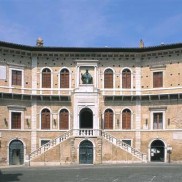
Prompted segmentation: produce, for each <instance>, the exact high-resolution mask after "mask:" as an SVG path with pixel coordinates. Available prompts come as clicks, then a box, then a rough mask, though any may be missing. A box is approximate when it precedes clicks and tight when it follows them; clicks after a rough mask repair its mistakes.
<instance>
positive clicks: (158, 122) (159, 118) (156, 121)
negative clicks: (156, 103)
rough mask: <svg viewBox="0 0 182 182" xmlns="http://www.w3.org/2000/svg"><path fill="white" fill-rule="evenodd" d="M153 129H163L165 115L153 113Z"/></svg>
mask: <svg viewBox="0 0 182 182" xmlns="http://www.w3.org/2000/svg"><path fill="white" fill-rule="evenodd" d="M153 129H163V113H153Z"/></svg>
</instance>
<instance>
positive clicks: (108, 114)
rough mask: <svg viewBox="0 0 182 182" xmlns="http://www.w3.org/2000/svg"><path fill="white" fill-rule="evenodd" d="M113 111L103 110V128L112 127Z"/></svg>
mask: <svg viewBox="0 0 182 182" xmlns="http://www.w3.org/2000/svg"><path fill="white" fill-rule="evenodd" d="M113 116H114V114H113V111H112V110H111V109H107V110H106V111H105V112H104V129H113Z"/></svg>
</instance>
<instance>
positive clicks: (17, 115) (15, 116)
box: [11, 112, 21, 129]
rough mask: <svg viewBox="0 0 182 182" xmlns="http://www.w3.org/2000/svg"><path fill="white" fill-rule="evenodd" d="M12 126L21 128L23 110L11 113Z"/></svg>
mask: <svg viewBox="0 0 182 182" xmlns="http://www.w3.org/2000/svg"><path fill="white" fill-rule="evenodd" d="M11 128H12V129H21V112H12V113H11Z"/></svg>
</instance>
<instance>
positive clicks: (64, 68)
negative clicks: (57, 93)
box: [59, 67, 71, 89]
mask: <svg viewBox="0 0 182 182" xmlns="http://www.w3.org/2000/svg"><path fill="white" fill-rule="evenodd" d="M63 70H67V71H68V87H61V73H62V71H63ZM70 73H71V72H70V70H69V69H68V68H66V67H63V68H62V69H61V70H60V71H59V89H69V88H70V87H71V79H70V78H71V75H70Z"/></svg>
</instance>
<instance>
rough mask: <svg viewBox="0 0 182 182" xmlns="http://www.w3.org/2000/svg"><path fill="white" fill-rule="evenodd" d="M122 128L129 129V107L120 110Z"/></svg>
mask: <svg viewBox="0 0 182 182" xmlns="http://www.w3.org/2000/svg"><path fill="white" fill-rule="evenodd" d="M122 129H131V111H130V110H129V109H125V110H123V112H122Z"/></svg>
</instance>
